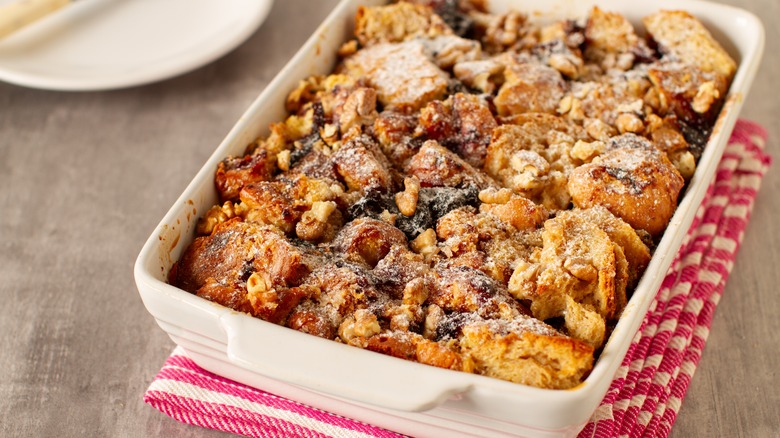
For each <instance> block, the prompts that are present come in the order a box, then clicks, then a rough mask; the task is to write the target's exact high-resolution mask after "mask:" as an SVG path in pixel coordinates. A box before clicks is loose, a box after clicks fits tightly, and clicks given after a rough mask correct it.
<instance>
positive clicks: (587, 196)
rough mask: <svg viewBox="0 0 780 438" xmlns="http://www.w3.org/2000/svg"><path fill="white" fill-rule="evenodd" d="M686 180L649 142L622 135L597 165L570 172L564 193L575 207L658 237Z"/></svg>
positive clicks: (593, 163) (613, 141)
mask: <svg viewBox="0 0 780 438" xmlns="http://www.w3.org/2000/svg"><path fill="white" fill-rule="evenodd" d="M684 183H685V181H684V180H683V178H682V176H681V175H680V173H679V172H678V171H677V169H676V168H675V167H674V165H672V163H671V162H670V161H669V159H668V158H667V157H666V155H664V154H663V153H661V152H660V151H659V150H658V149H656V147H655V146H653V144H652V143H650V141H648V140H647V139H644V138H642V137H638V136H636V135H634V134H623V135H622V136H620V137H615V138H613V139H612V140H611V141H610V145H609V148H608V150H607V152H606V153H604V154H603V155H602V156H601V157H600V160H599V161H598V162H595V161H594V162H591V163H588V164H585V165H583V166H580V167H578V168H576V169H575V170H573V171H572V173H571V175H570V176H569V183H568V189H569V193H571V196H572V200H573V202H574V205H576V206H577V207H579V208H589V207H593V206H595V205H601V206H603V207H606V208H607V210H609V211H611V212H612V213H614V214H615V215H616V216H618V217H620V218H622V219H623V220H625V221H626V222H628V223H629V224H630V225H631V226H632V227H634V228H636V229H639V230H645V231H647V232H648V233H650V234H652V235H654V236H658V235H659V234H661V233H662V232H663V231H664V229H666V225H667V224H668V223H669V220H670V219H671V218H672V214H674V211H675V209H676V208H677V197H678V196H679V194H680V191H681V190H682V188H683V185H684Z"/></svg>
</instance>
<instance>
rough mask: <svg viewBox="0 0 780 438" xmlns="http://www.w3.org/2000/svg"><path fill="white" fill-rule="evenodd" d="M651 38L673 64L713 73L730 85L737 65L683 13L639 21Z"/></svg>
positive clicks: (677, 12) (662, 12) (701, 25)
mask: <svg viewBox="0 0 780 438" xmlns="http://www.w3.org/2000/svg"><path fill="white" fill-rule="evenodd" d="M642 22H643V23H644V25H645V27H646V28H647V32H648V33H649V34H650V37H651V38H652V39H653V40H654V41H655V43H656V44H658V47H659V49H660V50H661V52H662V53H663V54H664V56H668V57H671V58H673V60H674V61H677V62H683V63H685V64H688V65H691V66H694V67H696V68H698V69H700V70H702V71H704V72H712V73H716V74H717V75H719V76H720V77H721V78H723V80H725V81H730V80H731V78H732V77H733V76H734V73H735V72H736V71H737V63H736V62H735V61H734V60H733V59H732V58H731V56H729V54H728V53H727V52H726V51H725V50H724V49H723V47H722V46H721V45H720V44H719V43H718V41H716V40H715V38H713V37H712V35H711V34H710V32H709V31H708V30H707V29H706V28H705V27H704V25H703V24H702V23H701V22H700V21H699V20H697V19H696V17H694V16H693V15H691V14H689V13H688V12H685V11H660V12H658V13H656V14H652V15H649V16H647V17H645V18H643V19H642Z"/></svg>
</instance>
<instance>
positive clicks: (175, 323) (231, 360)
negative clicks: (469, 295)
mask: <svg viewBox="0 0 780 438" xmlns="http://www.w3.org/2000/svg"><path fill="white" fill-rule="evenodd" d="M384 2H385V1H382V0H363V1H358V0H345V1H343V2H342V3H340V4H339V5H338V7H337V8H336V9H335V10H334V11H333V12H332V13H331V14H330V16H329V17H328V18H327V19H326V20H325V22H324V23H323V24H322V25H321V26H320V27H319V29H317V31H316V32H315V34H314V35H313V36H312V37H311V38H310V39H309V40H308V42H307V43H306V44H305V45H304V46H303V48H302V49H301V50H300V51H299V52H298V53H297V54H296V55H295V56H294V57H293V59H292V60H291V61H290V62H289V64H287V66H286V67H285V68H284V69H283V70H282V71H281V72H280V73H279V75H278V76H277V77H276V79H274V80H273V81H272V82H271V83H270V84H269V85H268V87H267V88H266V89H265V91H263V93H262V94H261V95H260V96H259V97H258V98H257V100H256V101H255V102H254V103H253V104H252V105H251V107H250V108H249V109H248V111H247V112H246V113H245V114H244V116H243V117H241V119H240V120H239V121H238V123H237V124H236V125H235V127H234V128H233V129H232V130H231V131H230V133H229V134H228V136H227V137H226V138H225V140H224V141H223V142H222V144H221V145H220V146H219V147H218V148H217V150H216V151H215V152H214V154H213V155H212V156H211V158H209V160H208V162H206V164H205V165H204V166H203V168H202V169H201V170H200V172H198V174H197V175H196V176H195V178H194V180H193V181H192V183H191V184H190V185H189V186H188V187H187V189H186V190H185V191H184V193H183V194H182V195H181V197H180V198H179V199H178V200H177V201H176V203H175V204H174V205H173V207H172V208H171V209H170V211H168V213H167V214H166V215H165V217H164V218H163V220H162V222H161V223H160V224H159V225H158V226H157V228H156V229H155V230H154V232H153V233H152V235H151V236H150V237H149V240H148V241H147V242H146V244H145V245H144V247H143V249H142V251H141V253H140V255H139V256H138V259H137V261H136V264H135V279H136V283H137V285H138V289H139V291H140V294H141V297H142V299H143V301H144V304H145V305H146V308H147V309H148V310H149V312H150V313H151V314H152V315H153V316H154V317H155V318H156V320H157V322H158V323H159V325H160V327H162V328H163V330H165V331H166V332H167V333H168V334H169V335H170V337H171V339H173V341H174V342H176V343H177V344H179V345H180V346H182V347H183V348H184V349H185V350H186V351H187V353H188V354H189V355H190V356H191V357H192V358H193V360H195V362H197V363H198V364H199V365H200V366H202V367H203V368H205V369H207V370H209V371H212V372H214V373H216V374H220V375H223V376H226V377H228V378H231V379H234V380H237V381H239V382H243V383H246V384H248V385H251V386H255V387H258V388H262V389H264V390H267V391H269V392H272V393H275V394H278V395H281V396H284V397H288V398H290V399H293V400H297V401H300V402H304V403H307V404H309V405H311V406H314V407H318V408H321V409H325V410H328V411H331V412H334V413H338V414H341V415H344V416H346V417H350V418H354V419H359V420H362V421H365V422H369V423H372V424H376V425H378V426H382V427H385V428H387V429H391V430H394V431H398V432H401V433H405V434H410V435H414V436H481V437H484V436H543V437H552V436H574V435H576V433H577V432H578V431H579V430H580V429H581V428H582V427H583V426H584V424H585V423H586V422H587V420H588V418H589V417H590V416H591V415H592V413H593V412H594V411H595V409H596V408H597V406H598V404H599V402H600V401H601V399H602V398H603V396H604V395H605V393H606V391H607V390H608V387H609V384H610V382H611V380H612V377H613V376H614V373H615V371H616V370H617V368H618V366H619V365H620V362H621V360H622V359H623V357H624V356H625V354H626V351H627V349H628V347H629V345H630V343H631V340H632V338H633V337H634V335H635V333H636V332H637V330H638V328H639V326H640V324H641V322H642V320H643V318H644V315H645V313H646V312H647V309H648V307H649V305H650V303H651V302H652V300H653V298H654V296H655V294H656V291H657V290H658V288H659V286H660V284H661V281H662V279H663V278H664V274H665V272H666V271H667V269H668V268H669V265H670V263H671V262H672V259H673V258H674V255H675V254H676V252H677V250H678V248H679V246H680V244H681V242H682V240H683V238H684V236H685V233H686V230H687V229H688V227H689V225H690V223H691V221H692V220H693V217H694V215H695V212H696V207H697V206H698V205H699V204H700V203H701V199H702V197H703V196H704V194H705V192H706V189H707V186H708V184H709V183H710V181H711V180H712V178H713V175H714V172H715V169H716V166H717V163H718V161H719V159H720V157H721V155H722V153H723V149H724V147H725V145H726V142H727V140H728V137H729V135H730V133H731V130H732V128H733V126H734V123H735V122H736V120H737V114H738V112H739V109H740V107H741V105H742V102H743V100H744V97H745V95H746V94H747V92H748V88H749V86H750V83H751V81H752V79H753V77H754V75H755V72H756V70H757V68H758V65H759V61H760V57H761V54H762V51H763V46H764V33H763V28H762V25H761V23H760V21H759V20H758V19H757V18H756V17H755V16H753V15H752V14H750V13H748V12H745V11H743V10H740V9H735V8H732V7H727V6H723V5H718V4H714V3H708V2H703V1H697V0H661V1H654V2H653V1H646V2H625V1H622V0H602V1H592V0H587V1H585V0H555V1H548V2H538V1H533V0H504V1H499V0H492V1H487V2H486V3H487V5H488V6H489V8H490V9H491V11H494V12H501V11H505V10H507V9H508V8H516V9H519V10H523V11H538V12H540V14H539V17H550V18H562V17H584V16H586V15H587V13H588V11H589V10H590V8H591V7H592V6H593V5H594V4H597V5H599V6H600V7H601V8H602V9H605V10H611V11H618V12H621V13H623V14H624V15H625V16H627V17H628V18H629V19H630V20H631V21H632V22H634V23H635V24H637V23H639V21H640V19H641V17H643V16H646V15H649V14H651V13H653V12H656V11H658V10H659V9H684V10H687V11H689V12H691V13H693V14H694V15H696V16H697V17H699V18H700V19H701V20H702V21H703V22H704V23H705V25H706V26H707V27H708V28H709V29H710V30H711V31H712V32H713V34H714V35H715V37H716V38H717V39H718V40H719V41H720V42H721V43H722V44H723V45H724V47H725V48H726V49H727V50H728V51H729V52H730V53H731V54H732V56H734V57H735V59H737V60H738V61H739V70H738V72H737V74H736V77H735V78H734V81H733V84H732V86H731V91H730V94H729V96H728V100H727V104H726V105H725V107H724V110H723V112H722V114H721V116H720V118H719V120H718V122H717V126H716V128H715V130H714V133H713V135H712V136H711V138H710V140H709V143H708V145H707V147H706V150H705V152H704V154H703V156H702V158H701V161H700V163H699V168H698V170H697V171H696V175H695V176H694V177H693V180H692V181H691V184H690V186H689V187H688V189H687V192H686V193H685V196H684V197H683V198H682V200H681V202H680V206H679V208H678V210H677V212H676V214H675V215H674V217H673V218H672V221H671V223H670V225H669V227H668V229H667V230H666V233H665V235H664V237H663V239H662V240H661V242H660V244H659V245H658V247H657V249H656V251H655V254H654V256H653V259H652V261H651V263H650V266H649V267H648V269H647V271H646V273H645V274H644V276H643V278H642V279H641V281H640V283H639V286H638V287H637V289H636V291H635V292H634V294H633V297H632V298H631V300H630V301H629V303H628V306H627V307H626V309H625V311H624V312H623V315H622V317H621V318H620V321H619V323H618V324H617V327H616V328H615V330H614V332H613V333H612V335H611V337H610V339H609V341H608V342H607V344H606V347H605V348H604V351H603V353H602V354H601V356H600V358H599V359H598V361H597V363H596V364H595V367H594V369H593V372H592V373H591V374H590V376H589V377H588V378H587V379H586V380H585V381H584V382H583V383H582V384H581V385H579V386H577V387H576V388H574V389H571V390H546V389H539V388H533V387H528V386H523V385H518V384H514V383H510V382H506V381H502V380H497V379H492V378H488V377H483V376H478V375H472V374H467V373H461V372H456V371H449V370H444V369H439V368H435V367H432V366H426V365H421V364H418V363H413V362H408V361H404V360H401V359H396V358H393V357H389V356H385V355H381V354H377V353H373V352H370V351H366V350H361V349H358V348H353V347H349V346H346V345H343V344H339V343H336V342H333V341H328V340H324V339H320V338H317V337H315V336H311V335H307V334H304V333H300V332H296V331H294V330H290V329H288V328H284V327H281V326H277V325H274V324H270V323H267V322H265V321H262V320H259V319H256V318H252V317H250V316H248V315H245V314H241V313H237V312H235V311H232V310H230V309H227V308H224V307H222V306H219V305H216V304H214V303H211V302H209V301H206V300H204V299H201V298H199V297H197V296H195V295H192V294H189V293H187V292H185V291H182V290H180V289H177V288H175V287H173V286H170V285H168V284H167V283H166V278H167V275H168V271H169V270H170V268H171V265H172V264H173V262H174V261H175V260H177V259H178V258H179V256H180V254H181V253H182V251H183V250H184V248H186V246H187V245H188V244H189V243H190V242H191V241H192V238H193V234H194V228H195V225H196V223H197V219H198V217H199V215H201V214H203V213H204V212H205V211H206V210H208V208H209V207H210V206H212V205H213V204H215V203H216V201H217V195H216V191H215V189H214V183H213V175H214V170H215V169H216V166H217V163H219V161H221V160H222V159H223V158H224V157H225V156H227V155H235V154H242V153H243V151H244V149H245V147H246V145H247V144H249V143H250V142H251V141H253V140H254V139H256V138H257V137H258V136H261V135H266V134H267V129H268V128H267V127H268V125H269V124H270V123H272V122H276V121H280V120H282V119H283V117H284V116H285V111H284V102H285V98H286V96H287V94H288V93H289V92H290V91H291V90H293V89H294V88H295V86H296V84H297V82H298V81H299V80H300V79H303V78H305V77H307V76H309V75H312V74H326V73H328V72H330V71H331V69H332V68H333V67H334V64H335V59H336V55H335V53H336V49H337V48H338V47H339V46H340V45H341V43H343V42H344V41H346V40H347V39H349V38H350V35H351V31H352V23H353V17H354V15H355V11H356V9H357V7H358V5H360V4H366V5H376V4H381V3H384ZM637 28H641V25H639V26H637ZM184 153H186V152H184Z"/></svg>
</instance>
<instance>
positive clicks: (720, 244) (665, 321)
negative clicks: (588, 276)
mask: <svg viewBox="0 0 780 438" xmlns="http://www.w3.org/2000/svg"><path fill="white" fill-rule="evenodd" d="M765 141H766V132H765V131H764V130H763V129H762V128H761V127H760V126H758V125H755V124H753V123H750V122H746V121H739V122H738V123H737V126H736V128H735V129H734V132H733V134H732V136H731V140H730V144H729V145H728V147H727V148H726V151H725V153H724V155H723V159H722V160H721V163H720V166H719V169H718V172H717V176H716V180H715V181H714V183H713V184H712V186H711V187H710V188H709V191H708V193H707V196H706V197H705V199H704V201H703V203H702V206H701V207H700V209H699V211H698V214H697V216H696V219H695V221H694V223H693V225H692V226H691V229H690V231H689V232H688V237H687V239H686V241H685V243H683V246H682V248H681V249H680V252H679V253H678V255H677V257H676V259H675V261H674V263H673V264H672V267H671V268H670V270H669V273H668V274H667V276H666V278H665V280H664V282H663V286H662V287H661V289H660V290H659V292H658V296H657V297H656V299H655V302H654V303H653V304H652V305H651V307H650V310H649V312H648V314H647V317H646V318H645V321H644V323H643V325H642V327H641V328H640V330H639V332H638V333H637V335H636V337H635V338H634V341H633V343H632V344H631V347H630V348H629V350H628V353H627V355H626V358H625V359H624V360H623V363H622V365H621V367H620V368H619V370H618V372H617V374H616V375H615V379H614V380H613V382H612V386H611V387H610V389H609V392H608V393H607V395H606V396H605V397H604V400H603V401H602V402H601V405H600V406H599V408H598V409H597V410H596V412H595V413H594V414H593V417H592V418H591V421H590V422H589V423H588V424H587V425H586V426H585V428H584V429H583V430H582V432H581V433H580V437H599V438H601V437H616V436H629V437H639V436H655V437H665V436H667V435H668V434H669V432H670V430H671V428H672V424H673V423H674V420H675V417H676V416H677V412H678V410H679V409H680V405H681V403H682V400H683V397H684V396H685V391H686V389H687V388H688V384H689V383H690V381H691V377H692V376H693V372H694V371H695V369H696V365H697V364H698V361H699V358H700V357H701V353H702V350H703V348H704V343H705V341H706V340H707V335H708V334H709V327H710V324H711V323H712V316H713V314H714V311H715V306H717V304H718V301H719V300H720V297H721V294H722V293H723V288H724V285H725V282H726V279H727V278H728V275H729V272H731V268H732V267H733V264H734V259H735V257H736V253H737V249H738V248H739V245H740V243H741V242H742V236H743V234H744V231H745V227H746V226H747V223H748V220H749V218H750V213H751V211H752V208H753V202H754V200H755V197H756V194H757V191H758V189H759V186H760V185H761V179H762V177H763V175H764V173H765V172H766V170H767V168H768V167H769V164H770V161H771V159H770V158H769V156H767V155H766V154H765V153H764V150H763V149H764V144H765ZM144 401H145V402H146V403H148V404H150V405H151V406H153V407H154V408H156V409H158V410H160V411H162V412H164V413H165V414H167V415H169V416H171V417H173V418H175V419H177V420H179V421H182V422H184V423H187V424H194V425H198V426H202V427H208V428H212V429H217V430H222V431H226V432H232V433H236V434H241V435H246V436H252V437H306V438H309V437H323V436H333V437H344V436H361V437H400V436H401V435H398V434H396V433H393V432H390V431H387V430H385V429H381V428H378V427H375V426H371V425H368V424H365V423H361V422H358V421H354V420H350V419H347V418H344V417H341V416H338V415H334V414H330V413H327V412H323V411H321V410H318V409H314V408H311V407H308V406H306V405H303V404H300V403H297V402H294V401H290V400H286V399H284V398H281V397H277V396H275V395H273V394H269V393H267V392H265V391H262V390H259V389H254V388H250V387H247V386H245V385H242V384H240V383H236V382H233V381H231V380H228V379H225V378H223V377H220V376H217V375H214V374H212V373H209V372H208V371H205V370H203V369H201V368H200V367H198V366H197V365H196V364H195V363H194V362H193V361H192V360H191V359H189V358H188V357H187V356H186V354H185V353H184V351H183V350H182V349H181V348H176V349H175V350H174V351H173V354H172V355H171V356H170V357H169V358H168V360H167V361H166V362H165V364H164V365H163V368H162V370H160V372H159V374H158V375H157V377H156V378H155V380H154V382H152V384H151V386H150V387H149V389H148V390H147V391H146V394H145V396H144Z"/></svg>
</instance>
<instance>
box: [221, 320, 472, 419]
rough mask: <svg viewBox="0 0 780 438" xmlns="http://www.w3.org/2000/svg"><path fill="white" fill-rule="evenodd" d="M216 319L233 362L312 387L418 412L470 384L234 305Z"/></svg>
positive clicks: (449, 374)
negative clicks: (255, 315) (256, 315)
mask: <svg viewBox="0 0 780 438" xmlns="http://www.w3.org/2000/svg"><path fill="white" fill-rule="evenodd" d="M220 321H221V323H222V326H223V327H224V328H225V331H226V333H227V338H228V343H227V356H228V360H230V361H231V362H232V363H233V364H235V365H237V366H240V367H242V368H244V369H247V370H250V371H253V372H256V373H259V374H262V375H264V376H266V377H270V378H273V379H277V380H281V381H284V382H286V383H290V384H294V385H297V386H301V387H305V388H307V389H311V390H314V391H320V392H324V393H327V394H330V395H334V396H338V397H343V398H347V399H350V400H353V401H358V402H363V403H369V404H373V405H376V406H379V407H383V408H390V409H396V410H400V411H410V412H419V411H426V410H429V409H432V408H434V407H436V406H438V405H440V404H441V403H443V402H444V401H446V400H447V399H449V398H451V397H453V396H455V395H457V394H463V393H465V392H466V391H468V390H469V387H470V385H469V384H468V383H466V382H465V380H467V379H463V378H462V377H463V376H461V375H459V374H460V373H456V372H449V371H447V370H442V369H439V368H435V367H432V366H428V365H423V364H419V363H416V362H411V361H406V360H401V359H396V358H393V357H389V356H386V355H383V354H377V353H374V352H371V351H367V350H362V349H360V348H355V347H351V346H348V345H345V344H339V343H336V342H334V341H330V340H326V339H322V338H318V337H316V336H312V335H309V334H305V333H301V332H297V331H295V330H291V329H289V328H286V327H282V326H278V325H275V324H271V323H268V322H265V321H261V320H258V319H255V318H252V317H249V316H248V315H244V314H239V313H236V312H233V311H228V312H226V313H225V314H223V315H222V316H221V317H220ZM345 364H347V365H345Z"/></svg>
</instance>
